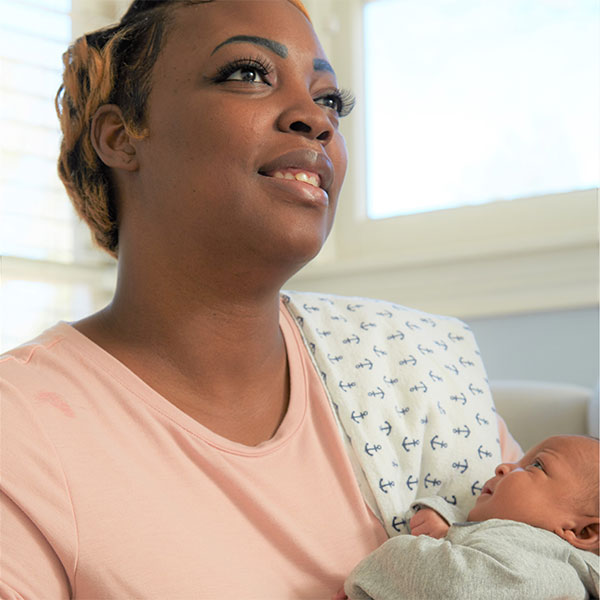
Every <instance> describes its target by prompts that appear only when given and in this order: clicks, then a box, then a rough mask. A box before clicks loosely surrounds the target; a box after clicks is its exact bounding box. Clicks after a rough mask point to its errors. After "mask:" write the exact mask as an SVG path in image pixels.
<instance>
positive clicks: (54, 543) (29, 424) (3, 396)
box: [0, 380, 77, 600]
mask: <svg viewBox="0 0 600 600" xmlns="http://www.w3.org/2000/svg"><path fill="white" fill-rule="evenodd" d="M0 400H1V402H2V413H1V417H2V419H1V427H2V429H1V433H2V446H1V450H2V454H1V461H0V470H1V477H0V520H1V546H2V552H0V598H2V600H13V599H21V598H27V599H29V598H35V599H37V598H52V599H53V600H55V599H56V600H61V599H67V598H70V597H71V584H70V581H69V576H68V575H67V572H70V573H73V572H74V568H75V562H76V557H75V553H76V546H77V544H76V538H77V536H76V527H75V520H74V515H73V510H72V505H71V502H70V499H69V493H68V488H67V484H66V481H65V477H64V473H63V472H62V468H61V466H60V462H59V459H58V456H57V453H56V450H55V448H54V447H53V445H52V444H51V442H50V441H49V439H48V438H47V436H46V435H45V432H44V430H43V428H42V427H41V426H40V424H39V423H38V421H37V419H36V415H35V411H33V410H32V409H31V407H30V406H29V404H28V402H27V400H26V398H25V397H24V396H23V395H22V394H21V393H20V392H19V391H18V389H17V387H15V386H14V385H11V384H8V383H6V381H1V380H0Z"/></svg>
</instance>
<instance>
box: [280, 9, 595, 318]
mask: <svg viewBox="0 0 600 600" xmlns="http://www.w3.org/2000/svg"><path fill="white" fill-rule="evenodd" d="M534 1H535V2H536V3H537V0H532V1H531V2H529V0H523V2H522V4H526V5H533V4H534ZM582 2H583V3H585V4H586V5H587V4H588V1H587V0H582ZM386 3H389V0H305V4H306V5H307V8H308V10H309V12H310V14H311V17H312V20H313V23H314V25H315V29H316V31H317V34H318V35H319V38H320V40H321V42H322V44H323V47H324V49H325V52H326V53H327V55H328V56H329V58H330V60H331V62H332V64H333V65H334V67H335V70H336V73H337V75H338V79H339V81H340V84H341V85H342V86H343V87H349V88H350V89H352V90H353V91H354V92H355V93H356V96H357V100H358V103H357V107H356V109H355V110H354V112H353V113H352V115H350V116H349V117H348V118H347V119H344V120H343V121H342V124H341V130H342V133H343V134H344V136H345V138H346V142H347V145H348V153H349V163H348V171H347V174H346V180H345V183H344V188H343V190H342V194H341V197H340V200H339V203H338V209H337V216H336V224H335V226H334V229H333V231H332V234H331V235H330V238H329V241H328V243H327V244H326V246H325V248H324V250H323V252H322V253H321V255H320V256H319V257H318V258H317V260H315V261H313V263H312V264H311V265H309V266H308V267H307V268H305V269H303V270H302V271H301V272H300V273H299V274H298V275H297V276H295V277H294V278H293V279H292V280H291V281H290V282H289V283H288V284H287V286H288V287H290V288H296V289H300V290H314V291H323V292H332V293H339V294H353V295H366V296H373V297H379V298H384V299H388V300H392V301H395V302H398V303H400V304H406V305H409V306H415V307H419V308H421V309H423V310H428V311H432V312H436V313H446V314H454V315H457V316H463V317H474V316H486V315H501V314H510V313H515V312H523V311H539V310H555V309H565V308H577V307H589V306H597V304H598V230H597V222H598V189H597V187H594V188H592V189H587V190H578V189H576V188H577V187H578V184H574V187H573V188H570V189H568V190H563V192H562V193H550V194H544V195H528V196H526V197H522V198H518V199H514V200H510V201H508V200H501V199H497V197H496V198H495V199H494V201H493V202H487V203H485V204H478V205H466V206H461V207H457V208H451V209H446V210H434V211H430V212H421V213H414V214H407V215H402V216H395V217H389V218H379V219H371V218H369V217H368V214H367V202H366V199H367V190H368V181H367V168H366V166H367V164H368V157H367V153H366V151H365V148H366V146H367V138H368V135H369V132H368V115H367V113H366V110H365V107H366V105H367V97H368V85H369V84H368V75H367V73H366V68H365V64H366V56H365V41H364V40H365V35H366V27H367V26H366V23H365V13H366V8H367V9H369V7H370V6H371V4H372V5H374V6H376V5H378V4H382V5H384V4H386ZM402 3H403V4H404V5H406V6H411V7H413V9H414V10H417V11H418V10H424V9H423V8H421V7H422V5H427V6H433V5H435V4H437V1H436V0H431V2H430V1H429V0H428V2H421V1H420V0H403V2H402ZM511 3H512V0H507V3H506V4H511ZM552 3H553V4H554V5H556V6H557V7H558V6H563V5H565V6H574V5H576V4H581V3H578V2H575V1H573V2H571V1H568V0H553V2H552ZM463 4H464V5H467V4H470V2H468V0H465V2H464V3H463V2H462V1H461V2H445V3H444V6H446V7H450V6H455V7H460V6H461V5H463ZM478 4H479V5H481V6H482V7H485V6H488V5H496V4H498V5H500V6H504V5H505V3H504V2H498V3H492V2H479V3H478ZM365 7H366V8H365ZM397 25H398V26H399V24H397ZM591 26H592V27H593V28H594V31H596V32H597V31H598V27H599V18H598V16H596V17H595V18H593V21H592V25H591ZM596 35H597V34H596ZM596 40H597V37H596ZM596 48H597V41H596V42H595V46H594V47H593V48H592V49H591V50H590V51H589V53H588V52H587V51H586V60H587V59H588V58H589V57H588V54H590V55H591V59H592V60H596V61H597V50H596ZM390 52H391V53H392V54H393V55H394V59H395V60H396V61H397V62H398V63H399V62H403V61H410V60H411V58H412V54H411V55H410V56H406V55H403V54H401V53H400V52H399V46H398V45H397V44H396V43H395V41H394V44H393V45H391V46H390ZM590 77H591V78H592V80H593V83H595V85H596V86H597V85H598V75H597V73H594V74H592V75H591V76H590ZM595 94H596V97H597V91H596V92H595ZM392 102H397V99H393V100H392ZM599 110H600V109H599V108H598V106H597V105H594V106H593V107H592V109H591V114H590V115H589V119H590V121H589V123H590V125H588V126H587V127H588V129H589V131H591V133H590V135H591V136H592V135H594V136H595V135H596V132H597V128H596V131H593V130H592V125H591V124H593V123H594V122H596V123H597V122H598V120H599V117H598V113H599ZM589 131H588V132H589ZM590 139H593V138H590ZM597 143H598V142H597V137H596V139H595V142H594V144H595V145H594V148H595V150H594V151H593V152H592V153H590V154H589V155H588V156H587V160H589V161H590V162H594V160H595V157H597V156H598V149H597V148H598V146H597ZM427 166H429V168H430V169H429V171H428V172H427V173H428V176H427V180H426V181H423V182H422V186H421V187H422V188H423V189H424V191H421V190H420V191H419V193H420V194H422V195H423V196H424V197H427V185H428V184H429V182H430V181H432V180H434V179H435V177H436V171H435V168H434V167H433V166H432V165H430V164H428V165H427ZM594 169H597V167H596V166H594ZM596 173H597V171H596ZM596 177H597V175H596ZM382 179H385V183H386V185H388V186H389V182H390V180H391V181H393V183H392V185H391V186H390V187H391V189H392V195H394V194H395V195H397V196H398V197H400V198H401V197H402V196H401V193H400V192H399V190H400V188H401V185H402V184H401V182H400V181H399V176H398V169H395V168H394V169H391V170H388V172H386V173H384V174H383V175H382ZM596 185H597V184H596ZM388 189H390V188H388ZM494 196H495V194H494ZM488 198H489V196H488Z"/></svg>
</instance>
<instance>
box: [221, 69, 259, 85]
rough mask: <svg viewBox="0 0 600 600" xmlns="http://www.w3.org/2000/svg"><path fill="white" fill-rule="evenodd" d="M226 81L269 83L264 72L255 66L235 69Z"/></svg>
mask: <svg viewBox="0 0 600 600" xmlns="http://www.w3.org/2000/svg"><path fill="white" fill-rule="evenodd" d="M225 81H249V82H251V83H255V82H257V81H258V82H259V83H267V82H266V80H265V78H264V76H263V74H262V73H260V72H259V71H258V69H255V68H253V67H242V68H241V69H238V70H237V71H234V72H233V73H231V75H229V76H228V77H227V79H226V80H225Z"/></svg>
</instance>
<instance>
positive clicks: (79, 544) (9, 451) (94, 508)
mask: <svg viewBox="0 0 600 600" xmlns="http://www.w3.org/2000/svg"><path fill="white" fill-rule="evenodd" d="M280 324H281V329H282V332H283V335H284V337H285V343H286V347H287V353H288V361H289V368H290V381H291V394H290V403H289V409H288V412H287V414H286V416H285V418H284V420H283V422H282V424H281V426H280V428H279V430H278V431H277V433H276V434H275V436H274V437H273V438H272V439H271V440H269V441H266V442H264V443H262V444H259V445H258V446H255V447H247V446H244V445H242V444H238V443H235V442H232V441H230V440H227V439H224V438H222V437H220V436H218V435H216V434H214V433H213V432H211V431H210V430H208V429H206V428H205V427H203V426H202V425H201V424H200V423H198V422H197V421H195V420H194V419H192V418H191V417H189V416H188V415H186V414H185V413H183V412H182V411H180V410H179V409H178V408H176V407H175V406H174V405H173V404H171V403H170V402H169V401H168V400H167V399H166V398H164V397H162V396H160V395H159V394H157V393H156V392H155V391H154V390H153V389H151V388H150V387H149V386H147V385H146V384H145V383H144V382H143V381H142V380H140V379H139V378H138V377H137V376H136V375H134V374H133V373H132V372H131V371H130V370H128V369H127V368H126V367H125V366H124V365H123V364H121V363H120V362H118V361H117V360H116V359H114V358H113V357H112V356H110V355H109V354H107V353H106V352H104V351H103V350H102V349H101V348H100V347H98V346H96V345H95V344H94V343H93V342H91V341H90V340H89V339H88V338H86V337H85V336H83V335H82V334H80V333H79V332H78V331H77V330H75V329H74V328H72V327H71V326H69V325H67V324H65V323H61V324H58V325H57V326H55V327H54V328H52V329H50V330H48V331H47V332H45V333H44V334H43V335H42V336H40V337H39V338H37V339H36V340H34V341H33V342H32V343H30V344H27V345H25V346H22V347H20V348H19V349H17V350H16V351H13V352H12V353H10V354H9V355H8V356H5V357H3V358H2V359H0V394H1V401H2V413H1V417H2V423H1V424H2V447H1V450H2V454H1V463H0V467H1V484H2V491H3V494H1V495H0V498H1V502H2V504H1V505H0V509H1V511H2V513H1V515H0V516H1V519H2V530H1V535H2V539H1V544H2V552H1V560H0V597H1V598H7V599H12V598H19V599H20V598H27V599H29V598H35V599H38V598H39V599H55V598H56V599H58V598H61V599H62V598H81V599H84V598H85V599H89V600H99V599H101V598H102V599H104V598H115V599H117V598H118V599H119V600H124V599H127V600H129V599H133V598H144V599H151V598H156V599H160V600H165V599H169V600H187V599H192V598H193V599H205V598H209V599H211V600H212V599H217V598H218V599H224V598H242V599H244V600H246V599H260V600H268V599H271V598H272V599H277V600H285V599H286V598H294V599H297V598H310V599H319V598H330V597H331V596H332V595H333V594H334V593H335V591H336V590H337V589H338V588H339V587H340V586H341V585H342V582H343V580H344V579H345V577H346V576H347V575H348V573H349V572H350V570H351V569H352V568H353V567H354V566H355V565H356V563H357V562H358V561H359V560H361V559H362V558H363V557H365V556H366V555H367V554H368V553H369V552H371V551H372V550H374V549H375V548H377V547H378V546H379V545H380V544H381V543H382V542H383V541H385V539H386V538H387V536H386V534H385V532H384V530H383V527H382V526H381V524H380V523H379V521H378V520H377V519H375V517H374V516H373V515H372V513H371V512H370V511H369V509H368V508H367V507H366V505H365V503H364V501H363V499H362V496H361V493H360V491H359V489H358V487H357V484H356V481H355V478H354V475H353V473H352V469H351V466H350V464H349V461H348V458H347V456H346V453H345V450H344V447H343V445H342V441H341V436H340V433H339V431H338V429H337V426H336V423H335V421H334V418H333V414H332V411H331V408H330V406H329V403H328V400H327V398H326V396H325V393H324V391H323V386H322V384H321V381H320V379H319V376H318V374H317V373H316V371H315V370H314V367H313V366H312V363H311V362H310V359H309V357H308V355H307V351H306V349H305V347H304V345H303V343H302V340H301V339H300V336H299V333H298V331H297V328H296V327H295V326H294V325H293V323H292V322H291V317H290V316H289V314H288V313H287V311H285V310H283V311H282V313H281V319H280Z"/></svg>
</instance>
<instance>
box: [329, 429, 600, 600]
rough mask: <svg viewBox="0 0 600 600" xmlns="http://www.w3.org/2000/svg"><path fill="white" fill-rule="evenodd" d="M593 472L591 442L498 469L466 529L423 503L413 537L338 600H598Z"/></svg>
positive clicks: (557, 444) (380, 552) (385, 553)
mask: <svg viewBox="0 0 600 600" xmlns="http://www.w3.org/2000/svg"><path fill="white" fill-rule="evenodd" d="M598 471H599V443H598V440H596V439H595V438H589V437H584V436H569V435H560V436H555V437H551V438H548V439H547V440H544V441H543V442H541V443H540V444H538V445H537V446H535V447H534V448H532V449H531V450H529V452H527V453H526V454H525V456H523V458H522V459H521V460H520V461H518V462H516V463H502V464H500V465H499V466H498V467H497V468H496V474H495V476H494V477H492V478H491V479H490V480H489V481H487V482H486V483H485V485H484V486H483V490H482V492H481V495H480V496H479V498H478V499H477V502H476V504H475V506H474V507H473V509H472V510H471V511H470V512H469V514H468V516H467V522H463V523H461V522H456V521H457V518H456V517H457V516H458V515H456V514H453V511H452V509H453V507H452V506H451V505H449V504H448V503H446V501H445V500H444V499H443V498H439V497H430V498H423V499H421V500H419V501H418V502H417V503H416V504H417V505H418V506H415V505H413V507H416V508H418V510H417V512H416V514H415V515H414V516H413V517H412V519H411V520H410V527H411V532H412V535H401V536H398V537H395V538H392V539H390V540H388V541H387V542H385V543H384V544H383V545H382V546H381V547H380V548H379V549H377V550H376V551H375V552H373V553H372V554H370V555H369V556H368V557H367V558H365V559H364V560H363V561H362V562H360V563H359V564H358V566H357V567H356V568H355V569H354V570H353V571H352V573H351V574H350V577H349V578H348V579H347V581H346V583H345V586H344V589H345V593H346V594H347V596H344V593H343V591H340V593H338V595H337V596H336V597H335V598H337V599H340V598H344V597H349V598H350V599H351V600H363V599H365V600H366V599H369V598H373V599H375V600H392V599H393V600H400V599H415V600H416V599H418V600H424V599H431V598H444V599H445V600H451V599H453V598H455V599H460V600H463V599H469V600H474V599H477V598H485V599H486V600H489V598H494V600H498V599H502V598H506V599H510V600H518V599H520V598H522V599H527V600H531V599H532V598H535V599H536V600H544V599H550V598H569V599H571V598H581V599H584V598H589V597H592V598H598V594H599V583H598V577H599V562H600V559H599V558H598V554H599V531H598V529H599V523H600V519H599V517H598V502H599V499H598V497H599V494H598V491H599V490H598V485H599V484H598ZM458 520H460V516H459V519H458ZM463 520H464V515H463Z"/></svg>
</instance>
